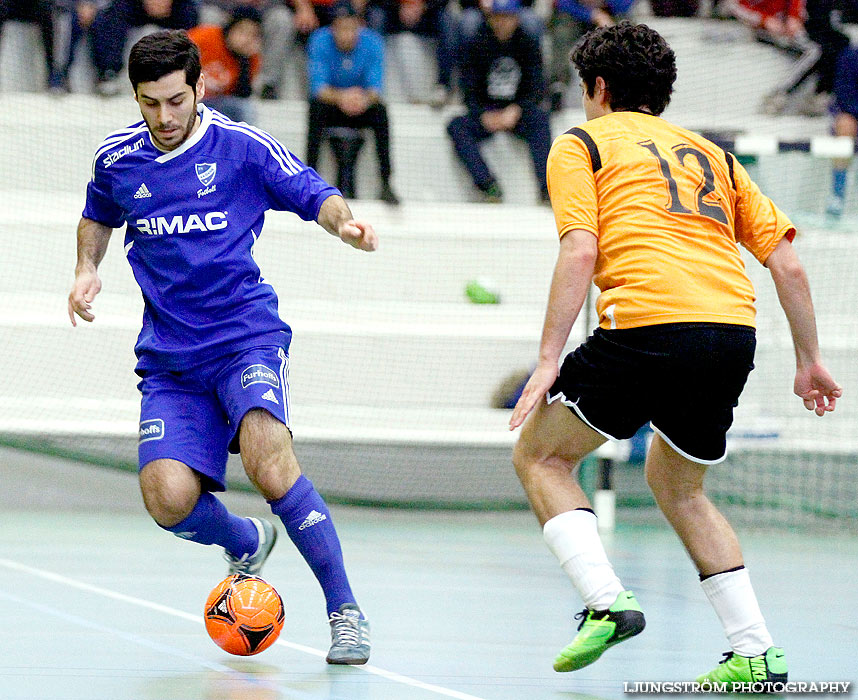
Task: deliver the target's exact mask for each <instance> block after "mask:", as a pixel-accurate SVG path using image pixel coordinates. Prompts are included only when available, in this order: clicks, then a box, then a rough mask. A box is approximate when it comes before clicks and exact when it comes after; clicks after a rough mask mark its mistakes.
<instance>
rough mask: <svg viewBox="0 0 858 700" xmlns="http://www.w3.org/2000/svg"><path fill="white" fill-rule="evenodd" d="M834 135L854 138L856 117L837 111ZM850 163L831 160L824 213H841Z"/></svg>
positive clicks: (848, 160)
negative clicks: (828, 192) (828, 188)
mask: <svg viewBox="0 0 858 700" xmlns="http://www.w3.org/2000/svg"><path fill="white" fill-rule="evenodd" d="M854 57H855V59H856V60H858V51H856V52H855V54H854ZM856 74H858V71H856ZM834 135H835V136H848V137H850V138H853V139H854V138H855V137H856V136H858V119H856V118H855V116H854V115H852V114H849V113H848V112H839V113H837V114H836V115H835V116H834ZM850 164H851V159H850V158H835V159H833V160H832V161H831V194H830V195H829V198H828V202H827V204H826V207H825V213H826V214H828V215H829V216H832V217H835V218H837V217H840V216H842V215H843V210H844V209H845V207H846V184H847V178H848V174H849V166H850Z"/></svg>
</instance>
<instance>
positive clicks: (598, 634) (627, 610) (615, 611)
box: [554, 591, 646, 671]
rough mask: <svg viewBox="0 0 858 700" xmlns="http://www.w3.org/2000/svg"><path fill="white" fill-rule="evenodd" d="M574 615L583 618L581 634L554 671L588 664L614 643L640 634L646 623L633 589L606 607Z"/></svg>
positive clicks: (558, 658) (559, 655)
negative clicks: (605, 608)
mask: <svg viewBox="0 0 858 700" xmlns="http://www.w3.org/2000/svg"><path fill="white" fill-rule="evenodd" d="M575 619H576V620H581V624H580V625H578V634H577V635H576V637H575V639H573V640H572V643H571V644H569V646H567V647H566V648H565V649H563V650H562V651H561V652H560V653H559V654H558V655H557V658H556V659H554V670H555V671H577V670H578V669H579V668H584V667H585V666H589V665H590V664H591V663H593V662H594V661H595V660H596V659H598V658H599V657H600V656H601V655H602V654H604V653H605V650H607V649H609V648H610V647H612V646H614V644H619V643H620V642H622V641H625V640H626V639H628V638H629V637H634V636H635V635H636V634H640V633H641V632H642V631H643V628H644V627H645V625H646V621H645V620H644V615H643V612H641V607H640V605H638V601H637V600H635V594H634V593H632V592H631V591H623V592H622V593H620V595H618V596H617V599H616V600H615V601H614V604H613V605H612V606H611V607H610V608H608V609H607V610H588V609H587V608H584V610H582V611H581V612H579V613H578V614H577V615H575Z"/></svg>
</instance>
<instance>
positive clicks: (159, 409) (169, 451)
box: [137, 345, 290, 491]
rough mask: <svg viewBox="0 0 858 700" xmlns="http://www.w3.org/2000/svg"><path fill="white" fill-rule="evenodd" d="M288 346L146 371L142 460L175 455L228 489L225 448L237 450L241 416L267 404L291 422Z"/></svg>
mask: <svg viewBox="0 0 858 700" xmlns="http://www.w3.org/2000/svg"><path fill="white" fill-rule="evenodd" d="M288 370H289V356H288V354H287V348H282V347H278V346H272V345H268V346H262V347H258V348H251V349H249V350H242V351H241V352H238V353H235V354H233V355H226V356H224V357H219V358H217V359H215V360H212V361H210V362H207V363H205V364H203V365H200V366H197V367H193V368H191V369H188V370H182V371H179V372H170V371H160V370H155V371H146V372H145V373H144V374H143V379H142V380H141V381H140V383H139V384H138V385H137V388H138V389H140V392H141V393H142V394H143V399H142V402H141V406H140V437H139V442H138V448H137V453H138V464H139V468H140V469H142V468H143V467H144V466H145V465H146V464H148V463H149V462H151V461H152V460H155V459H175V460H178V461H179V462H182V463H184V464H187V465H188V466H189V467H191V468H192V469H193V470H194V471H197V472H199V473H200V474H201V475H202V476H203V486H204V488H205V489H206V490H209V491H224V490H225V489H226V481H225V477H226V460H227V456H228V455H227V453H228V452H232V453H233V454H237V453H238V451H239V445H238V429H239V426H240V425H241V419H242V418H244V416H245V414H246V413H247V412H248V411H250V410H252V409H254V408H264V409H265V410H266V411H268V412H269V413H270V414H271V415H273V416H274V417H275V418H277V420H279V421H280V422H281V423H283V424H284V425H285V426H286V427H287V428H288V427H289V419H290V415H289V413H290V406H289V378H288Z"/></svg>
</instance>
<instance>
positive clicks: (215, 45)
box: [188, 24, 261, 97]
mask: <svg viewBox="0 0 858 700" xmlns="http://www.w3.org/2000/svg"><path fill="white" fill-rule="evenodd" d="M188 36H189V37H191V40H192V41H193V42H194V43H195V44H196V45H197V46H199V47H200V60H201V62H202V67H203V73H204V74H205V77H206V95H207V96H209V97H219V96H221V95H234V94H235V90H236V87H237V86H238V81H239V77H240V75H241V65H240V63H239V59H238V58H237V57H236V55H235V54H234V53H233V52H232V51H230V50H229V47H228V46H227V43H226V36H225V33H224V29H223V28H221V27H217V26H215V25H209V24H203V25H200V26H199V27H194V28H193V29H191V30H189V31H188ZM249 59H250V76H249V78H250V80H251V81H253V79H254V78H255V77H256V75H257V74H258V73H259V67H260V63H261V61H260V57H259V54H258V53H255V54H253V55H252V56H250V57H249ZM239 96H240V97H245V95H239Z"/></svg>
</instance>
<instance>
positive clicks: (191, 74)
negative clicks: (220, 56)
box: [128, 29, 202, 92]
mask: <svg viewBox="0 0 858 700" xmlns="http://www.w3.org/2000/svg"><path fill="white" fill-rule="evenodd" d="M177 70H183V71H185V82H186V83H187V84H188V85H190V86H191V87H195V86H196V84H197V80H198V79H199V77H200V72H201V70H202V69H201V67H200V50H199V49H198V48H197V45H196V44H195V43H194V42H193V41H191V39H190V37H188V34H187V32H185V31H184V30H183V29H164V30H161V31H159V32H154V33H153V34H147V35H146V36H144V37H143V38H142V39H140V41H138V42H137V43H136V44H134V46H133V47H132V49H131V55H130V56H129V57H128V78H129V80H131V85H132V87H133V88H134V91H135V92H136V91H137V86H138V85H139V84H140V83H148V82H150V81H155V80H159V79H160V78H163V77H164V76H165V75H167V74H169V73H173V72H174V71H177Z"/></svg>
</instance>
